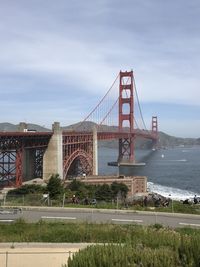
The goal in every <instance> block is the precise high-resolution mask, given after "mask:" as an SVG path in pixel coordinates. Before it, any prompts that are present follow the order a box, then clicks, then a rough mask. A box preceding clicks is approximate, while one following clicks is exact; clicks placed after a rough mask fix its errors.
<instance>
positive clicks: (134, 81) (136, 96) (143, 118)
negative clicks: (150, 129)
mask: <svg viewBox="0 0 200 267" xmlns="http://www.w3.org/2000/svg"><path fill="white" fill-rule="evenodd" d="M133 82H134V87H135V92H136V97H137V102H138V108H139V111H140V116H141V119H142V122H143V125H144V128H145V130H147V127H146V124H145V122H144V118H143V115H142V109H141V106H140V101H139V97H138V93H137V88H136V83H135V78H133Z"/></svg>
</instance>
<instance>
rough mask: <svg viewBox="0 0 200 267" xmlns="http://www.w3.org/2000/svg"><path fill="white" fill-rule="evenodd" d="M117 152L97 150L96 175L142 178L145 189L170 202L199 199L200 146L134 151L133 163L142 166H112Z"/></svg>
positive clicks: (103, 149)
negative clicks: (108, 163) (196, 197)
mask: <svg viewBox="0 0 200 267" xmlns="http://www.w3.org/2000/svg"><path fill="white" fill-rule="evenodd" d="M117 155H118V150H117V149H110V148H100V149H99V157H98V158H99V174H102V175H106V174H115V175H118V174H124V175H142V176H143V175H144V176H147V178H148V189H149V191H151V192H155V193H159V194H161V195H163V196H166V197H168V196H169V197H171V198H173V199H179V200H180V199H182V200H184V199H186V198H193V197H194V195H195V194H196V195H198V196H200V147H191V148H185V147H176V148H170V149H163V150H157V151H148V150H136V160H137V161H138V162H144V163H146V165H145V166H141V167H128V168H127V167H120V170H118V167H111V166H108V165H107V162H110V161H116V159H117Z"/></svg>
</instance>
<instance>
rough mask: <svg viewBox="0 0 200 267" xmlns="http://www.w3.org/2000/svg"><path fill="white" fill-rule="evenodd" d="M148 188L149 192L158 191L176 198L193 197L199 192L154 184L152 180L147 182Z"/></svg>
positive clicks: (165, 195)
mask: <svg viewBox="0 0 200 267" xmlns="http://www.w3.org/2000/svg"><path fill="white" fill-rule="evenodd" d="M147 188H148V191H149V192H153V193H157V194H160V195H162V196H164V197H169V198H171V199H174V200H185V199H193V198H194V195H197V196H198V194H197V193H195V192H192V191H187V190H183V189H179V188H174V187H169V186H163V185H159V184H154V183H152V182H148V183H147Z"/></svg>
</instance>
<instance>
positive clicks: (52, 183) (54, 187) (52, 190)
mask: <svg viewBox="0 0 200 267" xmlns="http://www.w3.org/2000/svg"><path fill="white" fill-rule="evenodd" d="M47 192H48V193H49V197H50V198H51V199H58V197H59V196H61V194H63V193H64V187H63V186H62V183H61V179H60V177H59V174H55V175H52V176H51V178H50V179H49V181H48V183H47Z"/></svg>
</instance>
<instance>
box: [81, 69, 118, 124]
mask: <svg viewBox="0 0 200 267" xmlns="http://www.w3.org/2000/svg"><path fill="white" fill-rule="evenodd" d="M118 78H119V73H118V75H117V77H116V78H115V80H114V82H113V83H112V85H111V86H110V88H109V89H108V91H107V93H106V94H105V95H104V97H103V98H102V99H101V100H100V101H99V103H98V104H97V105H96V106H95V107H94V108H93V110H92V111H91V112H90V113H89V114H88V115H87V117H86V118H85V119H84V120H83V121H82V123H81V125H82V124H83V122H85V121H87V119H88V118H89V117H90V116H91V115H92V114H93V113H94V112H95V111H96V110H97V112H98V116H99V115H100V114H99V110H98V107H99V106H100V105H101V103H102V102H103V101H104V99H105V98H106V97H107V95H108V94H109V92H110V91H111V90H112V88H113V86H114V85H115V83H116V81H117V80H118ZM81 125H79V126H81Z"/></svg>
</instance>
